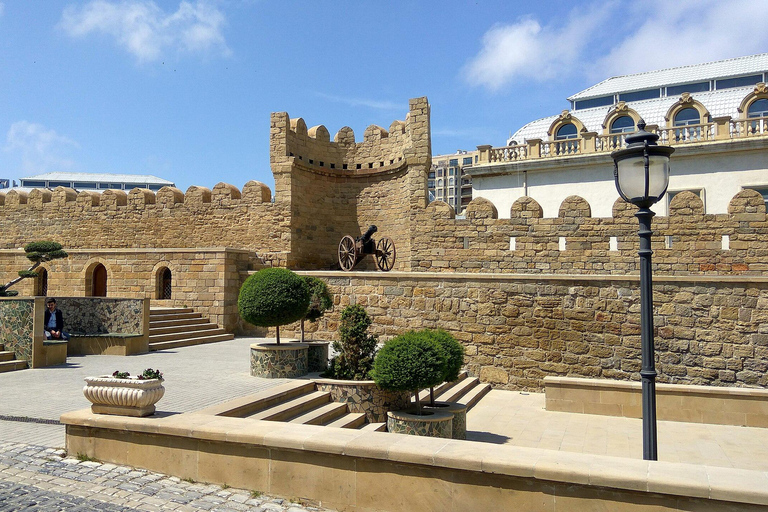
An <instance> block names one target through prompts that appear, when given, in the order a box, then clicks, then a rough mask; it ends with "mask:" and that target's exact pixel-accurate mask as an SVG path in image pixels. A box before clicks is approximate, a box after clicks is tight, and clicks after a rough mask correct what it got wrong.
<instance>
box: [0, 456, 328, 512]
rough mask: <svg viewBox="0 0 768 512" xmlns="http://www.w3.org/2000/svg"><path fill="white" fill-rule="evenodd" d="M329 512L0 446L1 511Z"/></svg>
mask: <svg viewBox="0 0 768 512" xmlns="http://www.w3.org/2000/svg"><path fill="white" fill-rule="evenodd" d="M165 510H169V511H170V510H175V511H190V512H191V511H199V510H210V511H215V512H228V511H250V512H264V511H275V512H328V511H329V509H325V508H322V507H321V506H320V505H319V504H312V503H306V502H301V501H298V500H297V501H291V500H288V499H284V498H278V497H274V496H267V495H264V494H262V493H260V492H258V490H256V489H251V490H248V489H234V488H225V487H221V486H218V485H209V484H204V483H197V482H192V481H185V480H181V479H179V478H176V477H169V476H166V475H162V474H159V473H153V472H150V471H146V470H143V469H134V468H129V467H126V466H118V465H115V464H103V463H101V462H98V461H88V460H78V459H77V458H73V457H64V451H63V450H57V449H54V448H47V447H45V446H34V445H28V444H20V443H8V442H4V443H0V512H17V511H46V512H47V511H67V512H81V511H82V512H86V511H88V512H91V511H103V512H134V511H146V512H152V511H165Z"/></svg>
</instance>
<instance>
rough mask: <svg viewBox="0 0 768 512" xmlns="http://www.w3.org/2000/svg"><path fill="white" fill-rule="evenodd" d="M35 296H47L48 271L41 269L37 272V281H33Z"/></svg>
mask: <svg viewBox="0 0 768 512" xmlns="http://www.w3.org/2000/svg"><path fill="white" fill-rule="evenodd" d="M35 295H37V296H42V297H44V296H46V295H48V271H47V270H45V268H41V269H40V270H38V271H37V279H35Z"/></svg>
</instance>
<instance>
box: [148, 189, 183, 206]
mask: <svg viewBox="0 0 768 512" xmlns="http://www.w3.org/2000/svg"><path fill="white" fill-rule="evenodd" d="M155 202H156V203H157V205H158V206H159V207H160V208H174V207H175V206H176V205H177V204H183V203H184V192H182V191H181V190H179V189H178V188H176V187H168V186H165V187H162V188H161V189H160V190H158V191H157V194H156V195H155Z"/></svg>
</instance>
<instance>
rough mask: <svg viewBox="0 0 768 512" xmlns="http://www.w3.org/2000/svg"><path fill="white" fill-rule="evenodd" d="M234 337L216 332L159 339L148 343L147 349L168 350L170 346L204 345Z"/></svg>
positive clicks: (233, 337)
mask: <svg viewBox="0 0 768 512" xmlns="http://www.w3.org/2000/svg"><path fill="white" fill-rule="evenodd" d="M232 339H235V335H234V334H229V333H225V334H217V335H215V336H200V337H190V338H184V339H179V340H175V341H160V342H158V343H150V344H149V350H150V351H155V350H169V349H172V348H181V347H191V346H192V345H204V344H205V343H216V342H217V341H228V340H232Z"/></svg>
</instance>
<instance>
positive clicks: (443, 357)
mask: <svg viewBox="0 0 768 512" xmlns="http://www.w3.org/2000/svg"><path fill="white" fill-rule="evenodd" d="M447 363H448V355H447V354H446V352H445V350H443V348H442V347H441V346H440V343H438V342H437V341H436V340H435V339H434V336H432V334H431V333H429V332H426V331H418V332H417V331H409V332H406V333H405V334H401V335H400V336H397V337H395V338H393V339H391V340H390V341H388V342H387V343H385V344H384V346H383V347H382V348H381V350H379V353H378V354H377V355H376V361H375V363H374V367H373V380H374V381H376V384H377V385H378V386H379V387H380V388H382V389H389V390H393V391H410V392H411V393H413V394H414V395H416V408H417V413H418V414H421V404H420V402H419V400H418V396H419V390H421V389H425V388H429V387H432V386H436V385H438V384H440V383H441V382H443V377H444V376H445V371H446V365H447Z"/></svg>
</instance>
